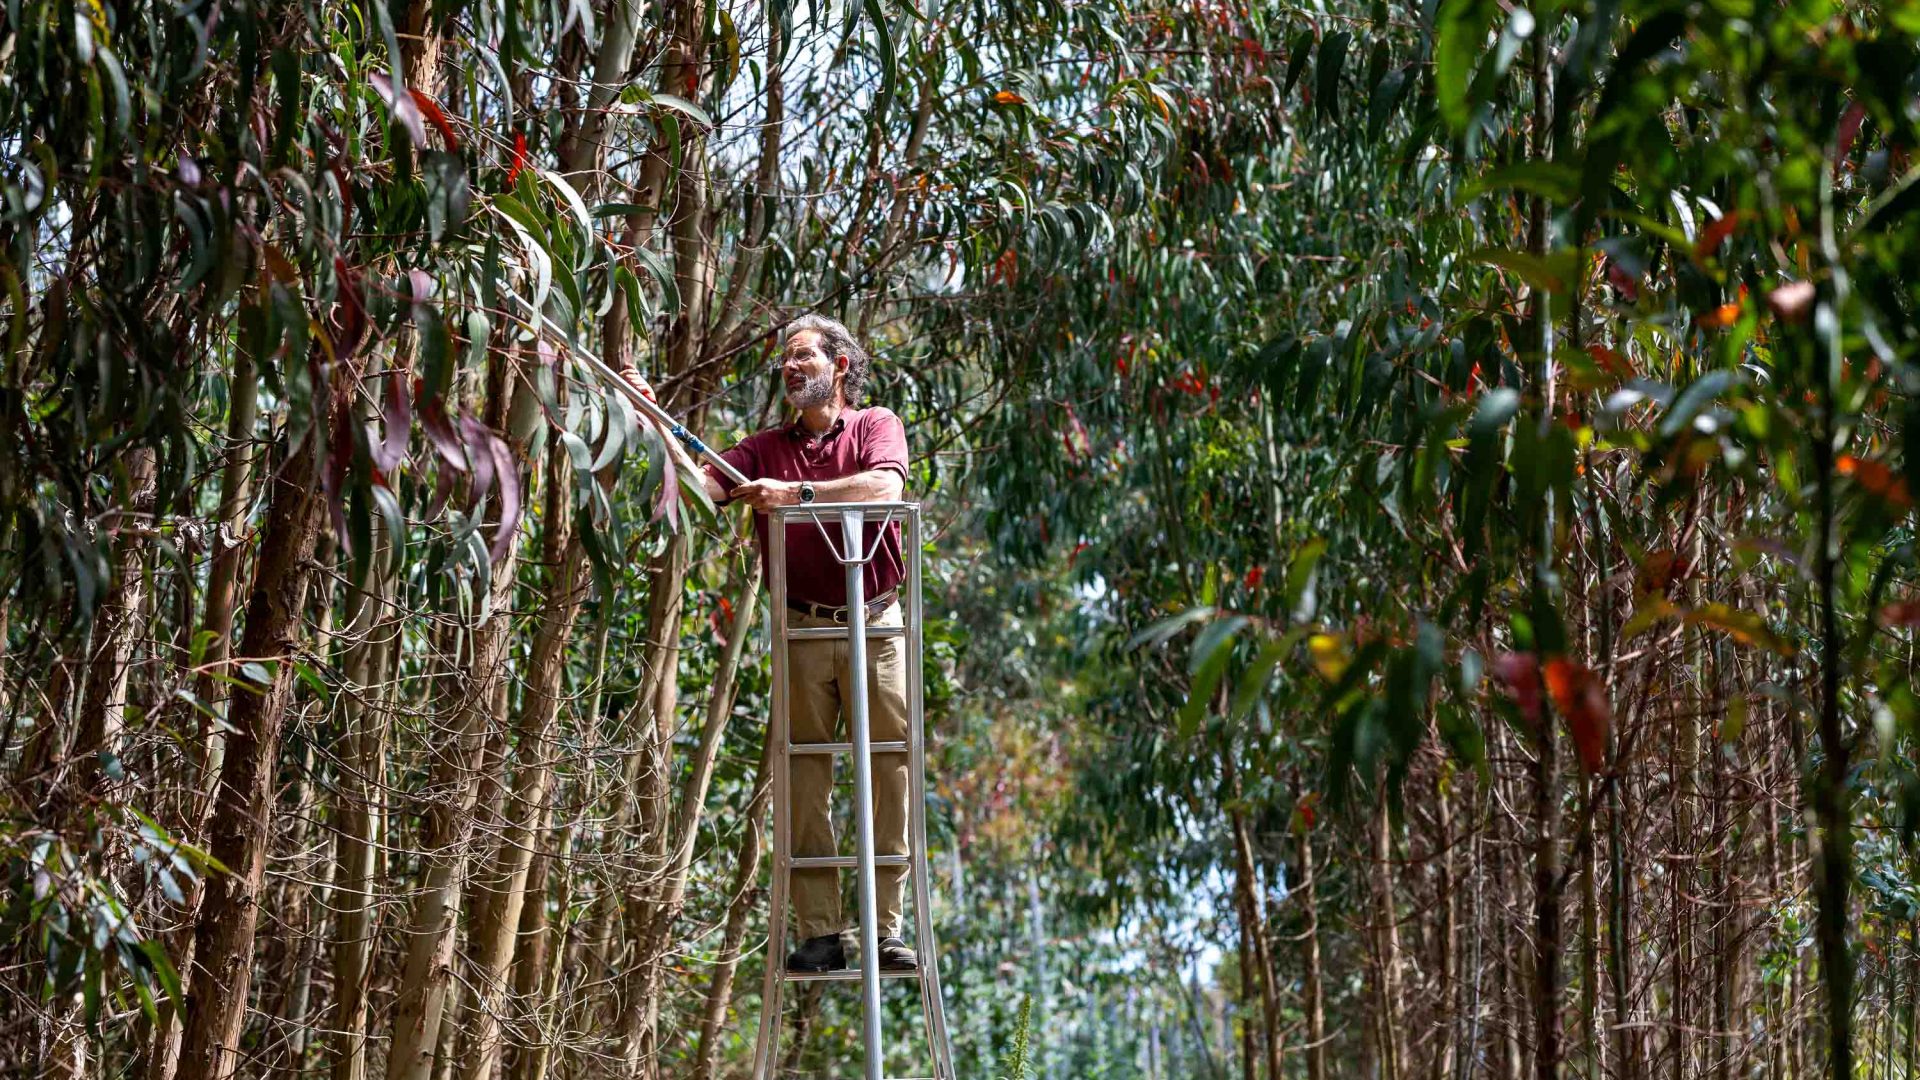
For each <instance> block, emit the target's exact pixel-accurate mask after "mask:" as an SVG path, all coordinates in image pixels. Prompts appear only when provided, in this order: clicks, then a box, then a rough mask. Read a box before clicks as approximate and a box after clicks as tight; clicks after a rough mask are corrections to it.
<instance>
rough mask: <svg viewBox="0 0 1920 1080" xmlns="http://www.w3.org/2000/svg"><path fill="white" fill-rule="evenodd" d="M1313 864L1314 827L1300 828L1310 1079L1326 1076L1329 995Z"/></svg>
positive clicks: (1317, 1079) (1318, 1079)
mask: <svg viewBox="0 0 1920 1080" xmlns="http://www.w3.org/2000/svg"><path fill="white" fill-rule="evenodd" d="M1314 876H1315V875H1314V865H1313V829H1312V828H1311V827H1310V826H1308V825H1304V824H1303V825H1302V827H1301V829H1300V903H1301V910H1302V911H1304V912H1305V913H1306V922H1307V925H1306V929H1305V930H1304V931H1303V932H1302V933H1301V935H1300V947H1301V951H1302V952H1303V953H1304V954H1305V955H1304V958H1303V966H1304V967H1305V968H1306V975H1305V983H1306V1010H1307V1080H1327V1014H1326V1005H1325V1002H1326V997H1325V994H1324V991H1323V990H1322V988H1321V982H1320V903H1319V898H1318V896H1317V895H1316V882H1315V880H1314Z"/></svg>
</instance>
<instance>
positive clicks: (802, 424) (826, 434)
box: [787, 409, 853, 439]
mask: <svg viewBox="0 0 1920 1080" xmlns="http://www.w3.org/2000/svg"><path fill="white" fill-rule="evenodd" d="M851 412H853V410H852V409H841V410H840V415H839V416H836V417H834V418H833V426H831V427H829V428H827V430H825V431H823V432H821V433H820V434H819V435H815V434H814V433H813V432H811V431H808V430H807V424H806V421H804V420H795V421H794V422H793V423H791V424H789V425H787V434H788V435H791V436H793V437H794V438H796V439H831V438H833V437H834V436H835V435H838V434H840V433H841V432H842V431H845V430H846V429H847V414H849V413H851Z"/></svg>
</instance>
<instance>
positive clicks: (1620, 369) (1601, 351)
mask: <svg viewBox="0 0 1920 1080" xmlns="http://www.w3.org/2000/svg"><path fill="white" fill-rule="evenodd" d="M1587 355H1588V356H1591V357H1593V362H1594V363H1596V364H1599V365H1600V368H1601V370H1603V371H1605V372H1606V373H1607V374H1609V375H1618V376H1619V377H1620V378H1623V379H1631V378H1633V364H1631V363H1630V362H1628V360H1627V358H1626V357H1624V356H1621V355H1620V354H1619V353H1617V352H1614V351H1613V350H1612V349H1609V348H1607V347H1606V346H1605V345H1589V346H1587Z"/></svg>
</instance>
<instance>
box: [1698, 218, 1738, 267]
mask: <svg viewBox="0 0 1920 1080" xmlns="http://www.w3.org/2000/svg"><path fill="white" fill-rule="evenodd" d="M1739 225H1740V211H1738V210H1729V211H1727V214H1726V216H1725V217H1719V218H1715V219H1713V220H1712V221H1710V222H1708V223H1707V227H1706V228H1704V229H1701V230H1700V239H1699V241H1698V242H1696V243H1695V244H1694V245H1693V257H1694V259H1695V260H1704V259H1705V258H1706V257H1707V256H1709V255H1711V254H1713V253H1714V252H1716V251H1718V250H1720V244H1721V242H1722V241H1724V240H1726V238H1727V237H1729V236H1732V235H1733V230H1734V229H1735V228H1737V227H1739Z"/></svg>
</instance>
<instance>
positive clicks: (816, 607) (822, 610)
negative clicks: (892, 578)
mask: <svg viewBox="0 0 1920 1080" xmlns="http://www.w3.org/2000/svg"><path fill="white" fill-rule="evenodd" d="M893 600H894V595H893V590H892V589H888V590H887V591H886V592H884V593H881V594H880V595H879V596H876V597H874V598H873V599H872V600H869V601H867V618H869V619H877V618H879V617H880V613H881V612H883V611H885V610H887V605H888V604H891V603H893ZM787 607H789V608H791V609H792V610H794V611H797V612H799V613H800V614H802V615H811V616H813V617H814V618H816V619H830V620H832V621H833V622H837V623H844V622H846V621H847V605H845V604H841V605H840V606H839V607H828V606H827V605H825V604H814V603H809V602H808V601H805V600H788V601H787Z"/></svg>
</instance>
